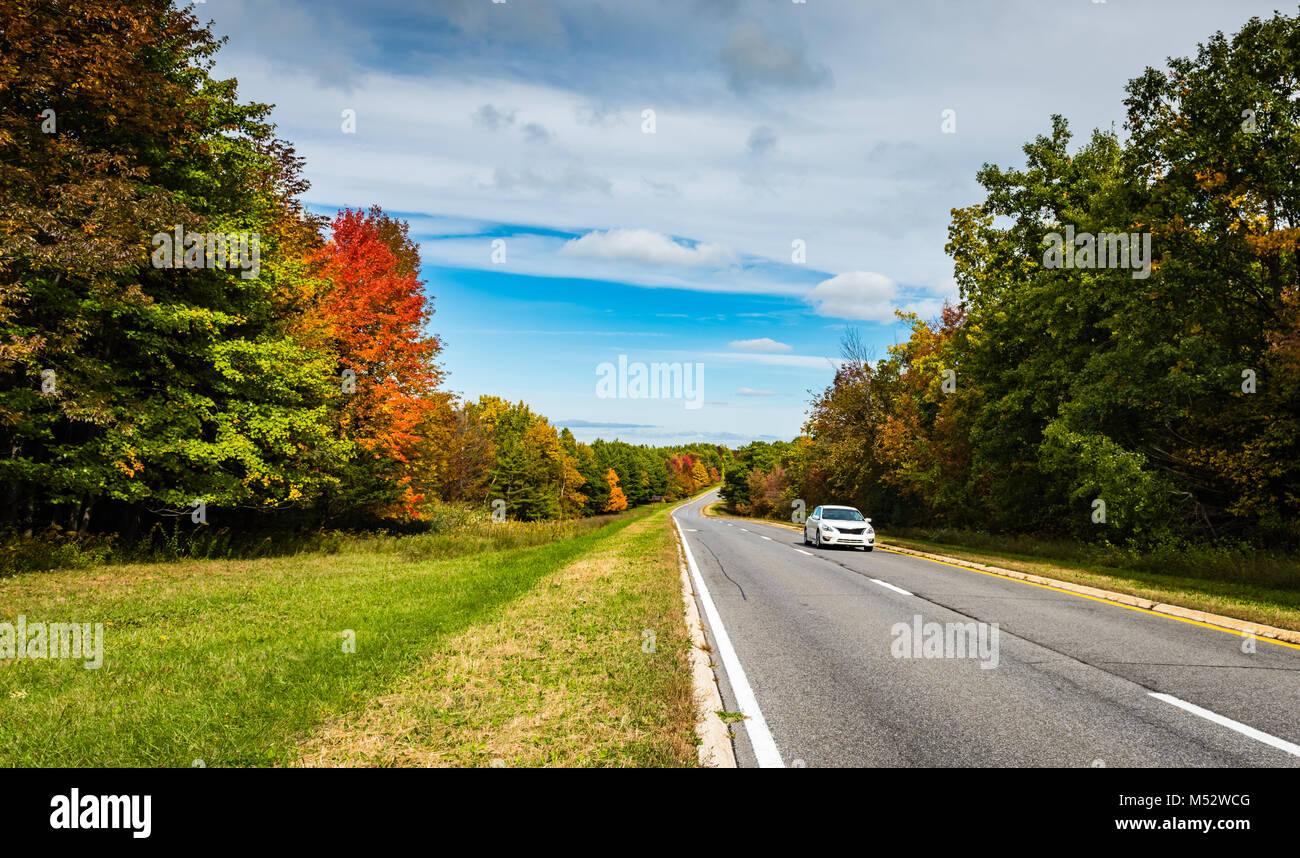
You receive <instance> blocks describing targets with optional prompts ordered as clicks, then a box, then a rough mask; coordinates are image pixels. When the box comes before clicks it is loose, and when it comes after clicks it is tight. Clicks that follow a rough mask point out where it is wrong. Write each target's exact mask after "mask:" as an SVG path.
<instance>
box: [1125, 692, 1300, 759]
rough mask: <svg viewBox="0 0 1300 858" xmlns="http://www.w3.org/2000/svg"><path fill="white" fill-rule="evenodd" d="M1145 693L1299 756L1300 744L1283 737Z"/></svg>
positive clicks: (1171, 699) (1193, 705)
mask: <svg viewBox="0 0 1300 858" xmlns="http://www.w3.org/2000/svg"><path fill="white" fill-rule="evenodd" d="M1147 693H1148V694H1150V695H1151V696H1152V697H1154V698H1155V699H1157V700H1163V701H1164V702H1165V703H1168V704H1169V705H1170V706H1177V707H1178V708H1179V709H1183V710H1186V711H1187V712H1191V713H1192V714H1193V715H1200V716H1201V717H1202V718H1204V719H1205V720H1206V721H1213V722H1214V723H1215V724H1218V725H1220V726H1222V727H1227V728H1228V729H1229V730H1236V731H1237V732H1238V733H1240V734H1242V735H1243V736H1249V737H1250V738H1252V739H1254V740H1255V741H1257V742H1263V743H1264V744H1265V745H1269V746H1271V747H1274V748H1277V749H1278V750H1279V751H1286V752H1287V753H1288V754H1291V755H1292V756H1295V757H1300V745H1295V744H1292V743H1291V742H1288V741H1286V740H1285V739H1279V738H1278V737H1277V736H1270V735H1269V734H1268V733H1265V732H1263V731H1262V730H1256V729H1255V728H1254V727H1249V726H1247V725H1245V724H1243V723H1241V722H1240V721H1233V720H1232V719H1231V718H1226V717H1224V716H1223V715H1220V714H1218V713H1217V712H1211V711H1210V710H1209V709H1202V708H1201V707H1199V706H1197V705H1196V704H1195V703H1188V702H1187V701H1186V700H1179V699H1178V698H1177V697H1174V696H1172V695H1170V694H1160V693H1157V692H1155V691H1148V692H1147Z"/></svg>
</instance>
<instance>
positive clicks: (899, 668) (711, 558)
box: [674, 495, 1300, 767]
mask: <svg viewBox="0 0 1300 858" xmlns="http://www.w3.org/2000/svg"><path fill="white" fill-rule="evenodd" d="M712 500H716V495H709V496H706V497H705V498H702V499H700V500H697V501H695V502H693V503H691V504H689V505H687V506H684V507H682V508H680V509H679V510H678V511H677V512H676V513H675V514H674V515H675V518H676V519H677V521H678V522H679V524H680V525H681V527H682V529H683V531H684V535H685V537H686V540H687V544H688V546H689V547H690V549H691V554H692V556H693V559H694V561H695V564H696V566H697V568H698V572H699V574H700V575H701V576H702V578H703V580H704V582H705V585H706V589H707V591H708V593H709V595H710V597H711V601H712V602H713V605H714V606H715V608H716V618H717V620H718V621H720V622H721V625H722V626H723V628H724V629H725V632H726V637H727V638H728V639H729V641H730V644H731V646H732V647H733V648H734V652H735V656H736V659H737V662H738V667H739V670H740V671H742V672H743V674H744V679H745V684H747V685H748V686H749V687H750V688H752V691H753V695H754V701H755V702H756V704H757V706H758V708H759V709H760V710H761V715H762V719H763V721H764V722H765V724H766V727H767V729H768V730H769V731H770V735H771V739H772V741H773V742H774V743H775V746H776V748H775V750H776V751H777V752H778V753H779V756H780V761H781V762H782V763H783V764H784V765H787V766H790V765H806V766H810V767H812V766H1094V765H1104V766H1111V767H1118V766H1203V767H1209V766H1229V767H1243V766H1246V767H1248V766H1300V650H1297V649H1294V648H1288V647H1284V646H1280V645H1278V644H1275V643H1273V642H1271V641H1266V640H1263V639H1261V640H1258V641H1255V642H1254V650H1255V651H1254V652H1253V653H1251V652H1245V651H1243V638H1242V636H1240V635H1237V634H1234V633H1229V632H1225V631H1222V630H1218V629H1211V628H1204V627H1201V626H1197V625H1193V624H1190V623H1185V622H1180V621H1178V620H1174V619H1171V618H1168V617H1164V616H1158V615H1152V614H1148V613H1143V612H1140V611H1134V610H1129V609H1127V608H1124V607H1121V606H1118V605H1115V604H1112V603H1107V602H1103V601H1096V600H1092V599H1088V598H1084V597H1081V596H1078V595H1074V594H1070V593H1065V592H1060V591H1055V590H1052V589H1049V588H1045V587H1036V586H1033V585H1031V584H1028V583H1024V582H1020V581H1015V580H1010V579H1006V578H1000V577H997V576H993V575H987V574H981V573H979V572H975V571H972V570H964V569H958V568H954V567H951V566H945V565H943V564H939V563H934V562H931V561H927V560H924V559H921V558H915V557H909V556H906V555H897V554H890V553H887V552H884V551H881V550H880V549H877V550H876V551H874V552H870V553H867V552H862V551H857V550H850V549H830V548H822V549H818V548H814V547H812V546H804V545H802V543H801V539H800V534H799V533H798V531H795V530H790V529H787V528H782V527H777V526H773V525H764V524H758V523H752V522H746V521H740V520H730V521H728V520H723V519H716V518H708V517H704V516H702V515H701V514H700V509H701V507H702V506H703V505H704V504H706V503H708V502H710V501H712ZM697 589H698V588H697ZM701 608H702V611H701V613H702V614H703V615H705V616H706V618H707V616H708V612H707V611H705V610H704V606H703V605H702V606H701ZM918 617H919V618H920V622H922V623H939V624H946V623H960V624H963V625H965V624H968V623H971V622H974V623H985V624H990V625H989V626H986V627H985V630H986V632H987V633H989V634H991V632H992V628H991V624H993V623H996V624H997V626H998V633H997V647H996V666H994V660H993V658H991V657H988V653H986V657H985V658H983V659H981V658H979V657H975V658H971V657H947V658H944V657H940V658H929V657H923V655H924V653H923V652H917V653H915V656H916V657H911V658H904V657H897V655H896V654H897V653H898V652H899V651H900V650H899V647H900V646H901V644H900V643H899V639H900V638H901V637H902V634H901V632H900V630H899V626H898V624H904V625H905V626H907V627H908V629H909V631H910V630H911V629H913V628H915V624H916V623H917V619H916V618H918ZM706 624H708V623H706ZM708 625H710V626H711V625H712V624H708ZM708 631H709V634H710V643H711V644H712V645H713V649H714V652H715V653H718V647H717V634H716V629H714V628H712V627H710V628H709V629H708ZM985 642H986V643H991V638H990V637H986V638H985ZM1247 648H1249V647H1247ZM931 654H933V653H931ZM977 656H978V654H977ZM720 660H721V659H720V658H719V656H718V655H715V657H714V661H715V662H719V661H720ZM981 665H985V666H981ZM719 674H720V676H719V684H720V686H721V689H722V692H723V700H724V703H725V704H726V705H727V708H728V710H729V711H741V709H742V707H741V705H740V704H739V703H737V689H736V687H735V686H736V685H737V682H736V681H735V680H736V679H737V677H732V676H730V675H729V673H728V671H727V669H726V665H725V664H719ZM1153 694H1160V695H1168V697H1167V698H1162V697H1156V696H1153ZM1175 702H1181V703H1183V704H1191V706H1192V707H1196V708H1195V709H1190V710H1189V708H1187V707H1185V706H1180V705H1175ZM1224 719H1228V720H1224ZM745 723H746V722H743V721H742V722H740V723H738V724H737V725H735V726H734V727H733V731H734V732H735V734H736V736H737V739H736V742H735V745H736V753H737V759H738V761H739V762H740V763H741V765H755V764H757V763H759V762H760V761H761V755H757V756H756V754H755V752H754V742H753V738H755V737H751V736H750V730H749V729H747V727H746V726H745ZM751 723H752V722H751ZM1234 725H1241V726H1234ZM1243 730H1244V731H1245V732H1242V731H1243ZM1252 731H1257V732H1252ZM757 738H758V739H759V740H760V745H761V744H762V741H761V740H762V737H761V736H758V737H757Z"/></svg>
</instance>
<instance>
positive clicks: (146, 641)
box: [0, 506, 693, 767]
mask: <svg viewBox="0 0 1300 858" xmlns="http://www.w3.org/2000/svg"><path fill="white" fill-rule="evenodd" d="M647 516H659V517H662V516H666V507H662V506H661V507H658V508H657V509H656V508H646V509H641V510H636V511H634V512H632V513H629V514H627V515H625V516H619V517H618V518H616V519H614V520H613V521H612V522H601V521H590V522H575V523H571V524H572V527H568V528H557V529H553V530H551V531H547V532H546V533H544V534H543V533H541V532H540V530H539V529H537V528H534V529H533V530H538V532H537V533H533V532H531V531H530V532H529V533H527V534H525V533H523V531H522V530H520V533H514V530H515V528H513V527H512V526H511V525H500V526H498V529H497V530H496V531H495V532H496V533H497V534H498V539H499V540H500V541H501V542H502V543H503V544H505V545H515V544H517V543H523V545H522V547H509V548H506V549H505V550H491V549H492V548H493V545H492V544H490V543H489V544H486V545H485V544H483V543H482V542H476V543H472V544H465V545H462V546H460V547H459V548H458V547H456V546H454V545H449V544H445V542H444V541H443V540H441V539H422V537H418V536H417V537H411V538H410V539H411V540H413V541H406V538H392V539H391V540H389V541H384V542H382V543H375V544H370V545H368V546H367V545H364V544H363V545H359V546H351V547H349V548H348V549H347V550H344V551H341V552H340V553H337V554H307V555H298V556H295V557H280V558H268V559H257V560H241V561H185V562H175V563H166V564H145V565H132V566H108V567H100V568H97V569H93V570H77V571H72V570H64V571H55V572H41V573H30V574H25V575H18V576H13V577H8V578H4V579H0V620H3V621H8V622H14V621H15V620H16V617H17V616H18V615H19V614H22V615H24V616H25V617H26V618H27V621H28V622H50V623H52V622H81V623H87V622H91V623H93V622H103V623H104V624H105V630H104V664H103V666H102V667H101V668H99V669H98V670H87V669H85V668H84V667H83V662H82V661H81V660H72V659H35V660H33V659H9V660H5V661H0V766H6V767H10V766H190V765H191V764H192V762H193V761H195V760H202V761H203V763H204V764H205V765H208V766H247V765H277V764H288V763H292V762H295V761H297V760H298V759H299V750H298V745H299V744H300V743H301V742H302V741H303V740H304V739H305V738H306V737H307V736H309V735H311V734H312V733H313V732H314V731H315V730H317V729H318V728H319V727H320V726H321V725H322V724H326V723H332V722H334V721H335V720H336V719H338V718H340V717H346V716H348V715H352V714H356V713H360V712H363V711H365V710H366V708H367V706H368V705H369V703H370V701H371V700H372V699H374V698H375V697H376V696H379V695H384V694H388V693H391V692H392V690H393V689H394V688H396V687H398V686H399V684H400V682H401V680H402V679H403V678H404V677H405V676H406V675H407V674H409V673H411V672H412V671H414V670H416V669H417V668H419V667H420V666H421V665H422V664H425V663H427V661H428V659H429V658H430V657H431V655H433V654H434V653H436V652H439V651H440V650H439V647H440V646H441V645H442V644H443V643H445V642H446V641H447V640H449V639H452V638H454V637H455V636H457V635H460V634H462V633H464V632H466V631H467V630H469V629H472V628H476V627H483V628H493V627H494V625H496V624H499V623H500V622H501V621H500V620H499V619H498V615H499V613H500V612H501V611H502V609H503V608H505V607H506V606H508V605H509V604H510V603H511V602H512V601H514V600H516V599H519V598H520V597H522V596H524V595H525V594H527V593H529V592H530V591H531V590H534V589H535V588H538V587H539V586H541V587H543V588H545V587H546V586H547V585H545V584H543V583H542V582H544V581H545V580H546V579H547V578H548V576H552V575H554V573H556V572H557V571H558V570H562V569H568V568H570V567H571V566H572V565H573V564H575V563H577V562H580V561H581V560H582V559H583V558H584V557H587V556H589V555H592V554H593V553H595V554H601V553H602V552H604V551H605V550H607V548H608V546H610V545H617V544H621V542H622V540H623V536H622V532H623V531H624V530H625V529H627V528H628V527H629V526H631V525H633V524H635V523H636V522H638V521H639V520H642V519H645V518H646V517H647ZM659 529H661V530H666V528H665V527H661V528H659ZM636 532H638V533H639V532H640V531H639V530H638V531H636ZM540 539H549V540H551V541H549V542H546V543H544V544H536V542H535V541H536V540H540ZM634 541H636V544H638V545H642V546H646V545H647V543H646V542H645V539H644V537H642V538H641V539H640V540H634ZM462 550H463V551H468V552H473V553H469V554H462V555H461V556H444V555H447V554H448V553H449V552H450V553H455V552H457V551H462ZM647 550H648V548H647ZM643 573H644V575H645V576H646V580H652V579H654V574H653V573H652V572H651V571H650V570H648V569H646V570H643ZM659 574H660V575H661V577H662V578H663V580H664V582H665V583H664V584H663V585H662V586H663V588H664V589H666V590H668V591H671V592H672V593H673V595H674V596H676V592H677V591H676V587H677V570H676V564H675V562H674V563H673V564H671V566H670V567H667V566H666V567H664V568H663V569H662V570H660V573H659ZM616 590H617V592H618V594H619V597H618V598H619V599H622V600H623V602H622V604H623V611H624V613H622V614H620V615H618V616H619V618H621V620H623V621H628V622H631V621H632V620H635V622H633V625H635V624H636V623H637V622H639V623H643V625H639V626H637V628H636V629H635V630H634V634H633V638H634V640H633V641H632V644H633V648H634V649H635V652H636V654H637V656H638V657H644V658H646V659H647V661H648V665H647V667H646V671H645V672H644V673H641V674H629V675H626V676H625V677H624V678H623V681H624V682H625V683H628V685H627V686H626V687H624V686H611V687H610V689H609V691H610V692H611V693H615V692H617V693H619V694H623V695H624V696H638V695H653V694H656V693H658V692H659V689H660V685H657V684H656V683H660V684H662V687H664V688H667V687H670V686H671V685H672V683H673V682H674V681H675V680H674V678H673V674H674V673H676V674H680V681H682V682H686V683H689V675H688V674H687V673H686V672H685V669H684V668H680V669H679V667H678V665H677V664H676V662H675V661H674V659H676V658H677V657H678V656H676V655H674V652H675V647H676V638H675V634H680V635H681V636H682V637H683V638H684V631H679V630H678V629H677V627H676V626H675V627H673V630H672V631H668V630H667V626H666V624H667V617H668V614H666V613H663V603H662V599H660V600H659V601H655V599H657V598H658V596H657V595H656V594H648V595H641V594H638V593H637V592H635V591H633V590H631V589H630V587H629V586H627V585H624V584H622V583H620V584H619V586H618V587H617V588H616ZM611 598H613V597H611ZM651 603H653V604H654V605H656V607H655V608H653V609H651V608H649V607H647V605H650V604H651ZM618 604H619V602H618V599H615V600H614V601H613V602H611V603H610V604H609V606H608V607H610V608H612V607H615V606H617V605H618ZM675 607H676V610H677V613H676V614H674V615H673V616H674V617H675V618H676V621H677V626H681V625H682V624H681V620H680V600H679V601H678V603H677V605H676V606H675ZM656 617H657V619H655V620H654V622H653V623H652V622H651V620H652V618H656ZM629 618H631V619H629ZM609 621H610V620H609V618H605V619H604V620H602V622H609ZM593 622H595V620H593ZM660 627H663V628H664V629H665V632H664V633H661V634H659V635H658V649H659V652H660V653H664V654H665V658H663V659H662V660H661V661H660V662H654V661H653V660H651V659H650V658H649V656H648V655H646V654H642V653H641V651H640V632H641V629H642V628H660ZM625 631H626V630H625ZM347 632H351V633H352V634H353V635H354V636H355V642H356V646H355V652H352V653H349V652H346V651H345V647H344V644H345V641H346V639H345V637H344V635H345V634H346V633H347ZM557 634H558V633H557ZM530 639H531V638H530ZM553 640H554V641H555V642H557V643H558V642H559V640H560V638H559V637H555V638H553ZM592 666H593V669H596V668H598V667H599V664H598V663H597V662H593V663H592ZM647 706H649V704H647ZM661 708H663V710H664V711H663V712H661V713H660V714H659V716H658V717H659V718H660V720H661V723H660V724H659V725H658V726H659V729H661V730H664V731H667V732H669V733H671V732H673V731H674V730H677V731H678V732H680V729H681V728H680V725H677V724H676V722H672V725H673V726H669V723H670V717H669V710H671V709H672V707H671V706H664V707H661ZM672 711H675V710H672ZM692 723H693V722H692ZM632 726H633V725H629V729H628V731H627V733H626V734H616V733H615V734H610V735H608V736H606V738H607V739H608V740H609V742H610V743H611V744H610V746H608V747H606V746H602V748H601V749H597V748H594V747H593V748H591V749H589V750H588V751H587V753H586V755H585V756H584V757H583V758H584V759H588V758H590V759H601V758H620V759H622V758H626V759H631V760H644V761H648V760H652V759H655V758H656V757H655V754H654V753H651V752H648V751H633V752H626V751H624V750H623V745H620V742H623V743H624V744H626V745H631V746H634V747H637V748H639V747H642V746H643V745H645V746H647V747H650V746H655V747H657V745H656V743H655V742H653V741H649V740H646V739H645V738H644V737H643V736H641V734H640V732H638V730H634V729H632ZM635 726H636V727H637V728H638V729H639V728H641V727H644V726H645V725H643V724H636V725H635ZM690 726H691V725H690V724H688V725H687V727H686V728H685V729H686V730H687V732H688V734H689V729H690ZM646 729H649V728H648V727H647V728H646ZM661 744H662V743H661ZM668 744H670V745H671V744H672V743H671V742H669V743H668ZM692 750H693V746H692ZM602 755H603V757H602ZM663 759H667V757H663ZM646 764H650V763H648V762H647V763H646Z"/></svg>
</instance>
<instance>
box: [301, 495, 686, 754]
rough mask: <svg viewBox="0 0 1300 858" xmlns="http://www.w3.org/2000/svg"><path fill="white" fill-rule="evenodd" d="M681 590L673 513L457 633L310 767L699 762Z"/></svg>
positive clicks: (316, 744)
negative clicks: (673, 530) (673, 531)
mask: <svg viewBox="0 0 1300 858" xmlns="http://www.w3.org/2000/svg"><path fill="white" fill-rule="evenodd" d="M680 588H681V583H680V578H679V573H678V558H677V549H676V544H675V542H674V540H673V536H672V530H671V522H670V521H669V519H668V514H667V511H666V510H660V511H657V512H655V513H654V514H653V515H651V516H649V517H647V518H645V519H643V520H641V521H638V522H636V523H634V524H632V525H630V526H629V527H628V528H627V529H626V530H624V531H622V532H621V533H620V534H619V535H618V538H616V539H605V540H603V541H601V542H600V543H599V544H597V545H595V546H593V547H592V549H591V550H589V551H587V552H585V553H584V554H583V555H582V556H581V557H577V558H575V559H574V560H573V561H572V562H571V563H570V564H569V565H567V566H566V567H565V568H564V569H563V570H561V571H560V572H559V573H557V574H555V575H552V576H550V577H548V578H547V579H546V580H544V581H542V582H541V584H540V585H539V586H538V587H536V588H534V589H533V590H532V591H530V592H529V593H528V594H526V595H525V596H523V597H522V598H520V599H517V600H515V601H514V602H512V603H511V604H509V605H507V606H506V607H505V608H504V609H503V610H502V611H501V612H500V613H498V614H497V615H496V616H494V617H493V618H492V619H491V620H490V621H487V622H482V623H476V624H474V625H473V626H470V627H468V628H466V629H465V630H464V631H462V632H461V633H459V634H457V635H455V636H448V637H446V638H444V639H443V640H442V641H441V642H440V644H439V646H438V648H437V652H436V653H435V654H434V655H433V656H432V657H431V658H429V659H428V660H427V661H426V663H425V664H423V665H422V666H421V667H420V669H419V670H418V671H416V672H415V673H413V674H412V675H410V676H409V677H407V678H406V679H405V680H403V681H402V683H401V684H400V688H398V689H397V690H396V691H395V692H394V693H392V694H390V695H388V696H386V697H383V698H381V699H379V700H376V701H375V702H374V704H373V705H372V706H370V707H368V708H367V709H366V710H365V711H364V712H362V713H360V714H359V715H345V716H343V717H340V718H338V719H337V720H335V721H334V722H333V723H331V724H329V725H327V726H326V727H325V728H324V729H322V730H321V731H320V732H319V733H318V734H317V735H315V736H314V737H312V739H311V741H309V742H308V743H306V744H305V745H304V747H303V749H302V757H301V759H300V760H299V764H300V765H303V766H509V767H515V766H695V765H696V764H697V743H696V737H695V730H694V725H695V710H694V704H693V700H692V686H691V678H690V666H689V660H688V653H689V647H690V641H689V639H688V638H687V635H686V630H685V624H684V622H683V619H682V597H681V589H680Z"/></svg>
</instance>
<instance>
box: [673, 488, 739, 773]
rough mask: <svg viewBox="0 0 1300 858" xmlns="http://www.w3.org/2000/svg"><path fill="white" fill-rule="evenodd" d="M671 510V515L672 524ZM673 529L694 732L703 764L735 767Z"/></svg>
mask: <svg viewBox="0 0 1300 858" xmlns="http://www.w3.org/2000/svg"><path fill="white" fill-rule="evenodd" d="M675 511H676V510H673V511H672V512H675ZM672 512H669V515H668V518H669V522H668V524H669V526H670V527H672ZM672 531H673V540H674V541H675V542H676V543H677V568H678V570H679V571H680V573H681V579H682V602H683V603H684V606H685V614H686V630H687V632H688V633H689V634H690V636H691V678H692V684H693V685H694V686H695V693H694V695H693V697H694V699H695V707H696V710H697V712H696V720H695V734H696V735H697V736H699V738H700V766H701V767H703V768H707V769H734V768H736V753H735V751H734V750H733V749H732V747H731V736H730V732H731V731H730V730H729V729H728V727H727V725H726V724H724V723H722V718H721V717H719V715H718V713H719V712H721V711H723V709H724V707H723V705H722V694H721V693H720V692H719V691H718V676H717V674H716V673H714V670H713V661H712V660H711V659H710V658H709V655H708V652H709V650H708V641H707V639H706V638H705V636H704V621H703V620H701V619H700V609H699V607H698V606H697V605H696V604H695V589H694V588H693V587H692V586H691V578H690V574H689V573H688V572H687V570H686V561H685V555H684V554H683V553H682V545H681V537H680V536H679V534H678V532H677V528H676V527H672Z"/></svg>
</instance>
